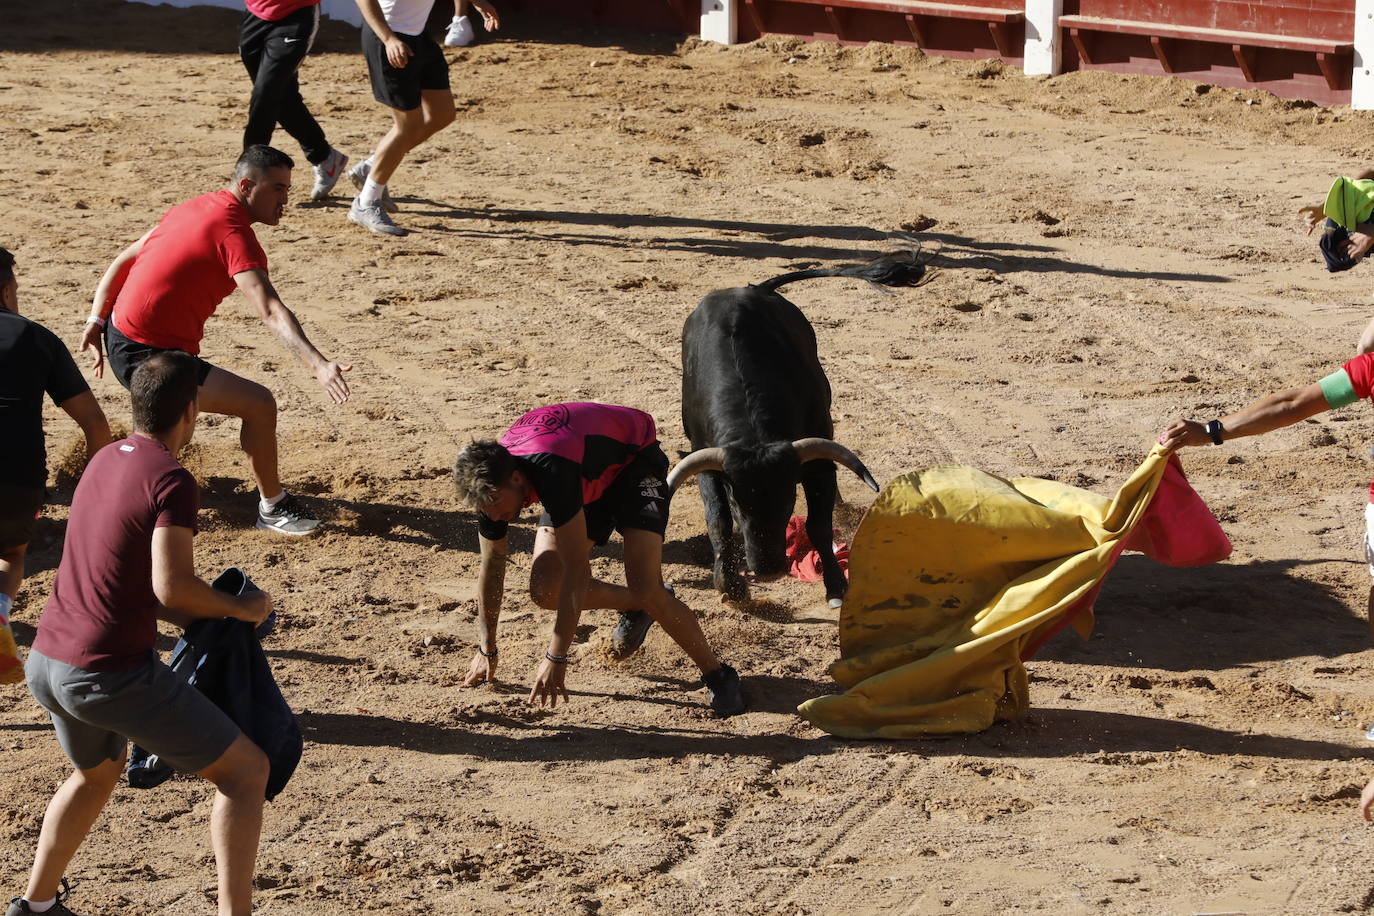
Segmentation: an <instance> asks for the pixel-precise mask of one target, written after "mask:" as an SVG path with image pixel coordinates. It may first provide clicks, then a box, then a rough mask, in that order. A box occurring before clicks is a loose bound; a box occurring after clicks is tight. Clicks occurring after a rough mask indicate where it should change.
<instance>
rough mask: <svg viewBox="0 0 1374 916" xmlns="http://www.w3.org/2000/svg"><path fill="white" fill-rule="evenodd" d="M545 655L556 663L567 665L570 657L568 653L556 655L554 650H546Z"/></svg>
mask: <svg viewBox="0 0 1374 916" xmlns="http://www.w3.org/2000/svg"><path fill="white" fill-rule="evenodd" d="M544 657H545V658H547V659H548V660H549V661H551V662H553V663H554V664H555V665H566V664H567V663H568V657H567V656H566V655H554V654H553V653H552V652H545V653H544Z"/></svg>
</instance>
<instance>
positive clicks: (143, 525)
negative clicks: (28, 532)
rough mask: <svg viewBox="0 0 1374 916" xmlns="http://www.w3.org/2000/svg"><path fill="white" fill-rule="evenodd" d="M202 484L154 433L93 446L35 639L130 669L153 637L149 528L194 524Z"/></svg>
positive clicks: (57, 650)
mask: <svg viewBox="0 0 1374 916" xmlns="http://www.w3.org/2000/svg"><path fill="white" fill-rule="evenodd" d="M199 508H200V489H199V488H198V487H197V486H196V480H195V478H194V477H192V476H191V472H190V471H188V470H186V469H185V468H183V467H182V466H181V465H180V464H178V463H177V460H176V459H175V458H173V457H172V454H171V452H169V451H167V447H166V446H165V445H163V444H162V443H161V442H158V441H157V440H156V439H148V438H145V437H144V436H140V435H137V434H135V435H132V436H130V437H129V438H127V439H121V440H119V441H118V442H115V443H114V444H112V445H107V446H106V447H105V448H103V449H101V450H100V451H99V452H97V453H96V455H95V457H94V458H92V459H91V462H90V464H89V465H87V466H86V472H85V473H84V474H82V475H81V482H80V483H79V484H77V487H76V494H75V495H74V496H73V497H72V510H71V515H70V517H69V518H68V521H67V538H66V543H65V545H64V546H63V549H62V563H61V564H60V565H59V566H58V568H57V579H56V581H54V582H53V588H52V597H50V598H49V599H48V603H47V605H46V606H45V607H44V608H43V616H42V617H40V618H39V620H38V636H37V637H35V638H34V641H33V648H34V649H35V650H36V651H38V652H41V653H43V654H44V655H46V656H47V657H48V658H51V659H56V660H57V661H59V662H65V663H66V664H68V665H75V666H76V667H78V668H85V669H87V670H91V671H128V670H129V669H131V668H137V667H138V666H139V665H142V664H144V663H146V662H147V661H148V653H150V652H152V651H153V646H154V644H155V643H156V642H157V612H158V610H159V609H160V608H161V606H162V605H161V604H160V603H159V602H158V600H157V596H156V595H155V594H154V593H153V530H154V529H155V528H162V527H164V526H167V525H178V526H181V527H183V528H190V529H192V530H195V527H196V512H197V510H198V509H199Z"/></svg>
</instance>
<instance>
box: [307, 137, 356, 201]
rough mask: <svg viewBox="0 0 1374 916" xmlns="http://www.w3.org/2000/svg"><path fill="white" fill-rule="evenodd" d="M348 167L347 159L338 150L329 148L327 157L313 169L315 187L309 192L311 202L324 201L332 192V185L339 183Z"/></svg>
mask: <svg viewBox="0 0 1374 916" xmlns="http://www.w3.org/2000/svg"><path fill="white" fill-rule="evenodd" d="M347 165H348V157H347V156H346V155H344V154H343V153H341V152H339V151H338V150H336V149H334V148H333V147H330V149H329V156H328V158H326V159H325V160H324V162H321V163H320V164H319V165H317V166H314V169H315V187H314V188H312V189H311V191H310V199H311V200H324V199H325V198H326V197H328V196H329V195H330V192H332V191H333V190H334V185H336V184H338V183H339V179H340V178H342V177H343V173H344V168H345V167H346V166H347Z"/></svg>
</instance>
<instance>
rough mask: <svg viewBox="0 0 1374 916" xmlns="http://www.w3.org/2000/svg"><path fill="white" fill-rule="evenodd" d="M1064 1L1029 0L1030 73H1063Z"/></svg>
mask: <svg viewBox="0 0 1374 916" xmlns="http://www.w3.org/2000/svg"><path fill="white" fill-rule="evenodd" d="M1063 11H1064V0H1026V50H1025V58H1024V60H1023V61H1022V67H1023V68H1024V69H1025V71H1026V76H1053V75H1054V74H1056V73H1058V72H1059V15H1060V13H1062V12H1063Z"/></svg>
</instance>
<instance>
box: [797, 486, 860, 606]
mask: <svg viewBox="0 0 1374 916" xmlns="http://www.w3.org/2000/svg"><path fill="white" fill-rule="evenodd" d="M802 490H803V491H804V492H805V493H806V535H807V537H809V538H811V546H812V547H814V548H816V552H817V553H818V554H820V557H821V577H822V579H824V581H825V597H826V598H827V599H828V600H829V602H830V606H831V607H839V606H840V603H841V601H842V600H843V599H844V593H845V592H846V591H848V589H849V580H848V579H846V578H845V577H844V570H842V569H840V561H839V560H837V559H835V497H836V495H837V494H838V493H839V485H838V484H837V483H836V482H835V465H834V464H832V463H831V462H829V461H808V462H807V463H806V464H804V465H802Z"/></svg>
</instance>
